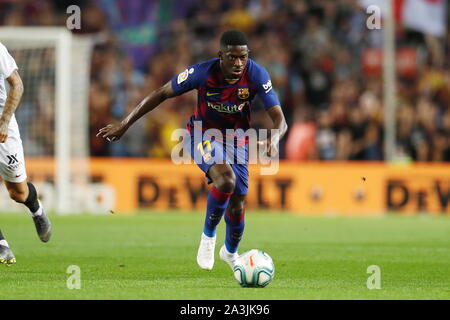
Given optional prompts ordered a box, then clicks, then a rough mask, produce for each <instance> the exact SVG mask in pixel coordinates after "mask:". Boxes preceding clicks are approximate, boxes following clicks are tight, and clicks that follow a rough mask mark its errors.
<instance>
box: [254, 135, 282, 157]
mask: <svg viewBox="0 0 450 320" xmlns="http://www.w3.org/2000/svg"><path fill="white" fill-rule="evenodd" d="M258 145H259V146H261V147H263V148H265V150H264V153H265V154H266V155H267V156H269V157H273V156H275V155H277V154H278V141H275V139H266V140H261V141H258Z"/></svg>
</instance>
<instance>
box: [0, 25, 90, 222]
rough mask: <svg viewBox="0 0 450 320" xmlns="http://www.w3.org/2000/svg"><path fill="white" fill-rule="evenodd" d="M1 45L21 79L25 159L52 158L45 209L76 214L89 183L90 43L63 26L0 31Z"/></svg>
mask: <svg viewBox="0 0 450 320" xmlns="http://www.w3.org/2000/svg"><path fill="white" fill-rule="evenodd" d="M0 41H1V42H2V43H3V44H4V45H5V46H6V47H7V48H8V50H9V51H10V53H11V54H12V55H13V57H14V58H15V60H16V62H17V65H18V68H19V74H20V75H21V77H22V79H23V81H24V86H25V91H24V96H23V97H22V101H21V105H22V107H19V108H18V109H17V111H16V117H17V120H18V123H19V129H20V130H21V135H23V136H22V140H23V143H24V152H25V158H28V157H30V158H33V157H38V158H47V157H48V158H51V159H54V165H55V170H54V188H53V189H54V195H53V196H52V197H53V203H52V204H50V206H51V207H52V209H53V210H54V211H55V212H57V213H60V214H68V213H72V212H79V211H80V210H83V208H80V207H78V205H80V203H77V202H80V201H79V200H76V199H74V195H75V194H79V190H80V188H82V184H85V185H87V183H88V180H89V170H88V168H89V165H88V160H89V137H88V131H89V125H88V92H89V79H90V75H89V72H90V59H91V50H92V44H91V41H90V39H89V38H87V37H83V36H74V35H73V34H72V33H71V32H70V31H69V30H67V29H66V28H64V27H0ZM25 108H34V109H32V110H23V109H25ZM42 114H45V116H46V117H47V118H49V117H53V119H52V120H49V119H46V118H45V117H42ZM30 116H31V119H30ZM39 119H43V120H42V121H40V120H39ZM21 120H23V121H21ZM39 121H40V122H39ZM49 126H50V128H49ZM52 131H53V132H52ZM76 184H79V185H81V186H78V187H77V185H76ZM75 189H77V190H75ZM75 206H77V207H75Z"/></svg>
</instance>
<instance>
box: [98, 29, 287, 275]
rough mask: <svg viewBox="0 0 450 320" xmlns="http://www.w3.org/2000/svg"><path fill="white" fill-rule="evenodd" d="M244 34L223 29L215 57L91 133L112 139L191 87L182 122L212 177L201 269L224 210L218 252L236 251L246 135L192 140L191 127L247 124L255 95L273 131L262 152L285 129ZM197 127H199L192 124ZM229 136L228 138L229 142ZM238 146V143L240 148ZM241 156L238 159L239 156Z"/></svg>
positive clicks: (271, 148)
mask: <svg viewBox="0 0 450 320" xmlns="http://www.w3.org/2000/svg"><path fill="white" fill-rule="evenodd" d="M249 52H250V51H249V48H248V40H247V37H246V35H245V34H244V33H242V32H240V31H238V30H228V31H225V32H224V33H223V34H222V36H221V38H220V51H219V52H218V58H214V59H211V60H208V61H205V62H200V63H197V64H194V65H192V66H189V67H187V68H186V70H184V71H183V72H181V73H180V74H179V75H177V76H175V77H174V78H173V79H172V80H171V81H169V82H167V83H166V84H165V85H164V86H162V87H161V88H159V89H157V90H155V91H153V92H152V93H150V94H149V95H148V96H147V97H146V98H144V100H143V101H142V102H141V103H139V105H138V106H137V107H136V108H135V109H134V110H133V111H132V112H131V113H130V114H129V115H128V116H127V117H126V118H125V119H123V120H122V121H121V122H120V123H118V124H109V125H107V126H106V127H104V128H101V129H100V130H99V132H98V134H97V136H101V137H103V138H105V139H107V140H108V141H110V142H113V141H117V140H118V139H120V138H121V137H122V135H123V134H124V133H125V132H126V131H127V129H128V128H129V127H130V126H131V125H132V124H133V123H134V122H135V121H137V120H138V119H139V118H141V117H142V116H144V115H145V114H146V113H148V112H149V111H151V110H153V109H155V108H156V107H157V106H158V105H159V104H161V103H162V102H163V101H164V100H166V99H168V98H172V97H175V96H178V95H181V94H183V93H185V92H187V91H190V90H193V89H197V92H198V102H197V107H196V109H195V113H194V115H193V116H192V117H191V118H190V120H189V122H188V123H187V129H188V131H189V134H190V135H191V137H192V139H190V148H189V151H190V153H191V157H192V158H194V159H200V161H195V162H196V163H197V165H198V166H199V168H200V169H201V170H202V171H203V172H204V173H205V174H206V177H207V178H208V182H209V183H212V186H211V189H210V191H209V194H208V199H207V209H206V218H205V223H204V227H203V232H202V235H201V239H200V246H199V249H198V254H197V263H198V264H199V266H200V267H201V268H202V269H206V270H211V269H212V268H213V265H214V249H215V245H216V227H217V225H218V224H219V222H220V220H221V219H222V216H224V215H225V217H224V220H225V223H226V236H225V243H224V245H223V246H222V247H221V249H220V252H219V256H220V258H221V260H223V261H225V262H226V263H228V264H229V265H230V267H233V261H234V260H235V259H236V258H237V257H238V253H237V250H238V246H239V242H240V241H241V238H242V235H243V232H244V216H245V207H244V202H245V197H246V195H247V191H248V141H249V139H245V137H244V138H242V137H239V136H238V135H236V136H235V137H233V139H231V140H230V139H224V138H222V139H217V137H211V138H210V137H208V136H207V135H203V134H201V139H202V141H196V139H195V135H196V133H195V130H201V132H202V133H203V132H205V133H206V132H207V131H208V130H209V129H217V130H218V131H219V132H222V133H223V136H224V137H226V135H227V132H229V130H228V131H227V129H234V130H235V131H236V130H237V129H242V130H243V131H245V130H247V129H249V128H250V107H251V103H252V100H253V98H254V97H255V96H256V95H258V96H259V98H260V99H261V101H262V102H263V105H264V107H265V109H266V111H267V113H268V114H269V116H270V118H271V119H272V121H273V124H274V126H273V129H277V130H276V132H278V134H273V135H270V136H269V137H268V138H267V139H265V140H263V141H258V144H259V145H263V147H264V148H265V150H266V151H267V153H268V154H269V155H271V156H273V155H274V154H276V153H277V148H278V143H279V140H280V139H281V138H282V137H283V136H284V134H285V133H286V130H287V124H286V121H285V118H284V115H283V112H282V109H281V106H280V102H279V100H278V97H277V95H276V93H275V91H274V90H273V88H272V83H271V80H270V77H269V74H268V73H267V71H266V70H265V69H264V68H263V67H262V66H260V65H258V64H257V63H256V62H255V61H253V60H252V59H250V58H249ZM198 128H201V129H198ZM230 141H231V143H230ZM230 145H231V149H233V148H234V149H237V148H241V150H244V152H243V153H241V158H243V161H242V159H236V154H234V156H233V155H230V154H229V152H228V151H229V149H230V148H229V147H230ZM242 148H243V149H242ZM239 160H241V161H239Z"/></svg>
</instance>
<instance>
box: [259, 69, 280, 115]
mask: <svg viewBox="0 0 450 320" xmlns="http://www.w3.org/2000/svg"><path fill="white" fill-rule="evenodd" d="M253 68H254V69H253V75H252V80H253V83H254V85H255V87H256V92H257V94H258V96H259V98H260V99H261V101H262V102H263V105H264V108H265V109H266V110H268V109H270V108H271V107H273V106H276V105H281V104H280V101H279V100H278V96H277V94H276V92H275V90H274V89H273V87H272V81H271V80H270V76H269V73H268V72H267V71H266V69H264V68H263V67H261V66H258V65H256V64H255V65H254V66H253Z"/></svg>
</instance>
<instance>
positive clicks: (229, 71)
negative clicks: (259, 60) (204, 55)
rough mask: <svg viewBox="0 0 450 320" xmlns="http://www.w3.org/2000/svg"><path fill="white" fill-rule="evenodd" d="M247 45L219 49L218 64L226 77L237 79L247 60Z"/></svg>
mask: <svg viewBox="0 0 450 320" xmlns="http://www.w3.org/2000/svg"><path fill="white" fill-rule="evenodd" d="M248 53H249V50H248V48H247V46H227V47H226V48H222V50H221V51H219V57H220V64H221V67H222V71H223V73H224V74H225V77H226V78H229V79H239V78H240V77H241V74H242V72H243V71H244V68H245V66H246V65H247V61H248Z"/></svg>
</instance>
